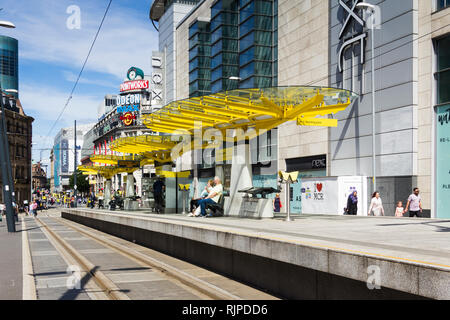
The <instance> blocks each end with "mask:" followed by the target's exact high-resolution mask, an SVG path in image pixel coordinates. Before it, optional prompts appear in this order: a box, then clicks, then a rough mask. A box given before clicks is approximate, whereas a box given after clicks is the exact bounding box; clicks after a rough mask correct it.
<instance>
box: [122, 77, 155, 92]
mask: <svg viewBox="0 0 450 320" xmlns="http://www.w3.org/2000/svg"><path fill="white" fill-rule="evenodd" d="M148 84H149V81H148V80H134V81H127V82H124V83H122V84H121V85H120V92H127V91H135V90H145V89H148Z"/></svg>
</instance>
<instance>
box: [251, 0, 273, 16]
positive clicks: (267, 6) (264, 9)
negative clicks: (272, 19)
mask: <svg viewBox="0 0 450 320" xmlns="http://www.w3.org/2000/svg"><path fill="white" fill-rule="evenodd" d="M255 4H256V6H255V13H258V14H263V15H268V16H271V15H272V2H271V1H261V0H255Z"/></svg>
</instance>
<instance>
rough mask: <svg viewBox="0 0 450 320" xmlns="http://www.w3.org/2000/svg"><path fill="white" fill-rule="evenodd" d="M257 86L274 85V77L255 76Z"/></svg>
mask: <svg viewBox="0 0 450 320" xmlns="http://www.w3.org/2000/svg"><path fill="white" fill-rule="evenodd" d="M254 79H255V82H254V86H255V88H267V87H271V86H272V78H269V77H255V78H254Z"/></svg>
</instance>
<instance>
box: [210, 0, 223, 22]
mask: <svg viewBox="0 0 450 320" xmlns="http://www.w3.org/2000/svg"><path fill="white" fill-rule="evenodd" d="M221 10H222V1H221V0H219V1H217V2H216V3H215V4H214V5H213V6H212V7H211V18H214V17H215V16H216V15H217V14H219V13H220V11H221Z"/></svg>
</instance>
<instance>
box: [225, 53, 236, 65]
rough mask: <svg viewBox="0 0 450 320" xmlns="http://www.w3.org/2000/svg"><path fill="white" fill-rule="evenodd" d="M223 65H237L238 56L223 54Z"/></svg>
mask: <svg viewBox="0 0 450 320" xmlns="http://www.w3.org/2000/svg"><path fill="white" fill-rule="evenodd" d="M222 63H223V64H234V65H237V64H238V54H237V53H232V52H224V53H223V60H222Z"/></svg>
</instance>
